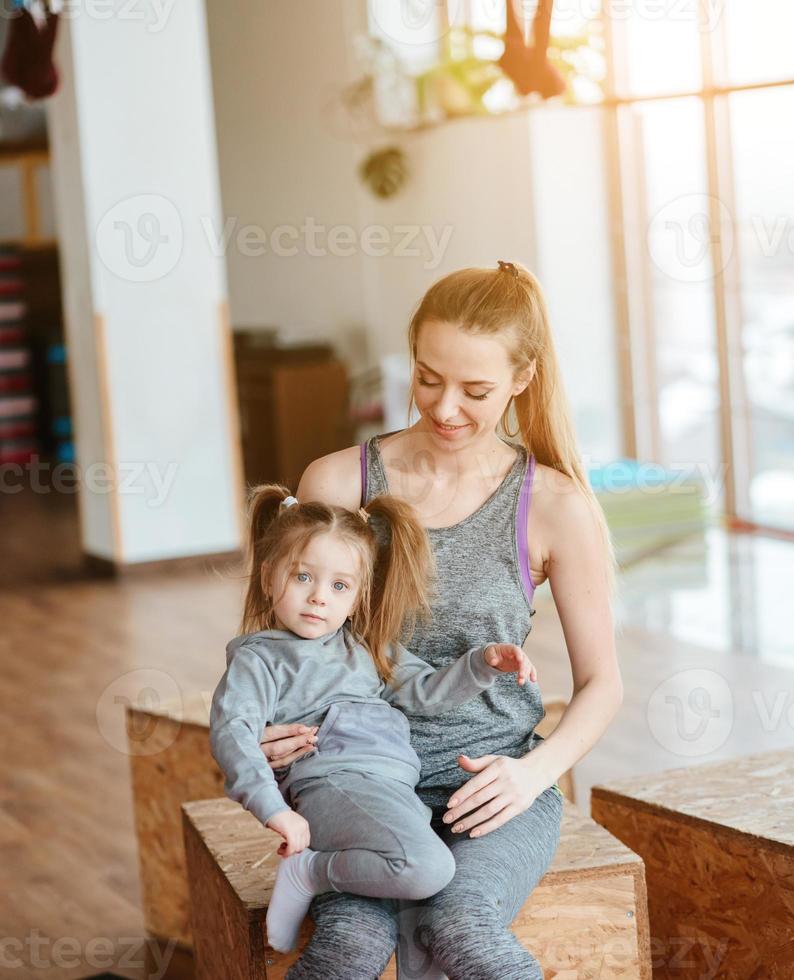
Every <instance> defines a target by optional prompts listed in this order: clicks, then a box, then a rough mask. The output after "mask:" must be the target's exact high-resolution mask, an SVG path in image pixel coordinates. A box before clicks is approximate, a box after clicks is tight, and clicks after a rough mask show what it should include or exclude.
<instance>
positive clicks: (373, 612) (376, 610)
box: [365, 494, 435, 681]
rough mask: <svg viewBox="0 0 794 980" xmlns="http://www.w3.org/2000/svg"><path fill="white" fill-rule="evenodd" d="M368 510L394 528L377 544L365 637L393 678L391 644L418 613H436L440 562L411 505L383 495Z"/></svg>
mask: <svg viewBox="0 0 794 980" xmlns="http://www.w3.org/2000/svg"><path fill="white" fill-rule="evenodd" d="M365 510H366V512H367V513H368V514H369V515H370V516H371V517H374V518H376V520H378V521H379V523H380V522H382V523H383V524H384V525H386V530H387V531H388V532H389V533H388V535H387V538H388V539H387V540H385V541H384V540H379V544H378V552H377V557H376V559H375V569H374V575H373V582H372V592H371V596H372V599H371V608H370V611H369V613H370V614H369V616H368V620H369V622H368V629H367V634H368V635H367V636H366V642H367V646H368V647H369V650H370V653H371V654H372V658H373V660H374V661H375V666H376V668H377V670H378V674H379V675H380V676H381V678H382V679H383V680H385V681H389V680H391V677H392V674H393V662H392V659H391V657H390V654H389V646H390V645H391V644H392V643H393V642H394V641H395V640H397V639H398V638H399V637H400V636H401V635H402V636H403V637H404V639H406V640H407V638H408V637H410V634H411V633H412V632H413V629H414V627H415V625H416V620H417V618H421V619H422V620H427V619H429V618H430V616H431V611H430V591H431V589H432V587H433V585H434V581H435V563H434V561H433V552H432V550H431V548H430V543H429V541H428V538H427V533H426V532H425V529H424V528H423V527H422V525H421V524H420V523H419V520H418V519H417V517H416V513H415V511H414V509H413V507H411V506H410V504H408V503H406V502H405V501H403V500H400V499H399V498H397V497H392V496H389V495H386V494H384V495H382V496H379V497H375V498H374V499H373V500H371V501H370V502H369V504H367V506H366V508H365ZM378 537H379V538H380V535H379V536H378ZM404 631H405V632H404Z"/></svg>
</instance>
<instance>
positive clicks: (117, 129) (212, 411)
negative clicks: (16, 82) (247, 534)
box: [48, 0, 242, 564]
mask: <svg viewBox="0 0 794 980" xmlns="http://www.w3.org/2000/svg"><path fill="white" fill-rule="evenodd" d="M93 10H94V8H92V7H90V6H82V5H80V6H79V7H77V6H76V7H75V8H74V10H73V12H72V14H71V16H69V17H66V18H64V21H63V24H62V25H61V29H60V30H59V43H58V48H57V51H56V55H57V60H58V63H59V65H60V67H61V71H62V78H63V80H62V85H61V89H60V91H59V93H58V94H57V96H56V97H55V98H53V99H52V100H51V101H50V102H49V103H48V109H49V126H50V136H51V143H52V160H53V180H54V185H55V198H56V220H57V227H58V237H59V242H60V250H61V259H62V263H63V280H64V289H65V316H66V331H67V343H68V345H69V357H70V369H71V374H70V377H71V383H72V393H73V398H74V409H75V411H74V415H75V423H76V426H75V427H76V432H77V446H76V448H77V462H78V465H79V466H80V468H81V471H82V475H83V479H82V482H81V487H80V502H81V515H82V526H83V545H84V547H85V549H86V551H88V552H90V553H92V554H94V555H97V556H99V557H103V558H107V559H110V560H112V561H115V562H117V563H120V564H134V563H136V562H142V561H149V560H156V559H162V558H172V557H184V556H189V555H197V554H206V553H212V552H224V551H228V550H232V549H235V548H237V547H238V546H239V544H240V525H239V519H240V510H241V505H242V500H241V495H240V485H239V469H238V466H239V454H238V446H237V440H236V433H235V431H234V407H233V406H234V403H233V398H232V392H231V391H230V389H229V385H228V379H227V376H226V373H225V362H224V355H225V352H226V349H225V340H226V339H227V338H228V332H227V330H226V323H225V301H226V292H227V289H226V271H225V266H224V262H223V259H222V257H219V256H217V255H215V254H214V253H213V251H212V250H211V248H210V247H209V243H208V242H207V240H206V237H205V236H204V235H203V234H202V223H203V222H204V221H205V220H208V219H209V220H214V221H216V222H217V221H219V215H220V201H219V193H218V176H217V166H216V138H215V129H214V119H213V105H212V97H211V91H210V82H209V62H208V52H207V39H206V24H205V19H204V8H203V6H202V5H201V4H173V5H166V6H165V7H164V6H163V5H162V4H159V3H155V2H154V0H151V2H149V0H146V2H141V3H138V4H136V5H135V6H134V8H131V6H130V5H129V4H128V3H126V2H124V0H113V3H112V4H103V5H102V7H101V11H100V8H99V7H97V8H96V11H95V12H93V13H92V11H93ZM163 12H165V13H166V17H165V19H164V20H163V19H162V14H163ZM100 463H109V464H111V465H112V466H114V467H115V468H116V472H117V477H118V478H117V479H116V480H114V481H110V485H109V486H108V481H107V475H105V479H104V480H103V479H99V478H97V479H93V480H91V481H89V479H88V473H89V468H93V470H91V472H93V474H94V475H95V476H96V474H97V473H98V472H99V471H98V470H97V464H100ZM102 472H104V471H102ZM133 474H137V475H133Z"/></svg>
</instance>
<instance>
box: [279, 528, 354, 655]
mask: <svg viewBox="0 0 794 980" xmlns="http://www.w3.org/2000/svg"><path fill="white" fill-rule="evenodd" d="M359 582H360V575H359V557H358V555H357V554H356V552H355V551H354V550H353V549H352V548H351V547H350V545H349V544H348V543H347V542H346V541H343V540H342V539H341V538H339V537H337V536H335V535H333V534H328V533H326V534H317V535H315V536H314V537H313V538H311V540H310V541H309V543H308V544H307V545H306V547H305V548H304V549H303V552H302V553H301V555H300V556H299V558H298V562H297V564H296V565H295V567H294V568H292V569H289V568H286V567H283V563H282V565H281V566H277V567H276V570H275V574H274V576H273V583H272V584H273V598H274V600H275V602H274V605H273V610H274V613H275V619H276V628H277V629H282V630H290V631H291V632H293V633H297V635H298V636H302V637H304V639H307V640H308V639H315V638H317V637H320V636H325V635H326V634H327V633H335V632H336V631H337V630H338V629H339V627H340V626H341V625H342V624H343V623H344V622H345V620H346V619H347V618H348V616H350V614H351V613H352V612H353V610H354V609H355V606H356V603H357V601H358V595H359Z"/></svg>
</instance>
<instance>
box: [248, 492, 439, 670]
mask: <svg viewBox="0 0 794 980" xmlns="http://www.w3.org/2000/svg"><path fill="white" fill-rule="evenodd" d="M289 495H290V492H289V490H288V489H287V488H286V487H283V486H280V485H279V484H276V483H268V484H263V485H262V486H258V487H254V488H253V489H252V490H251V492H250V499H249V509H248V517H249V532H248V562H249V566H248V569H249V572H248V588H247V590H246V596H245V603H244V606H243V618H242V624H241V631H242V632H243V633H255V632H257V631H259V630H268V629H273V628H275V613H274V610H273V605H274V600H273V587H274V584H275V578H276V576H275V571H276V569H277V568H278V567H279V566H281V565H282V563H286V567H287V568H288V569H290V570H291V569H293V568H295V567H296V565H297V563H298V561H299V559H300V556H301V554H302V552H303V549H304V548H305V547H306V545H307V544H308V542H309V540H310V539H311V538H313V537H314V536H315V535H316V534H333V535H334V536H335V537H337V538H339V539H341V540H343V541H345V542H346V543H347V544H348V545H350V547H351V548H352V549H353V550H354V553H357V555H358V557H359V575H360V581H359V598H358V603H357V605H356V607H355V609H354V611H353V613H352V614H351V617H350V631H351V633H352V634H353V636H354V637H355V638H356V639H357V640H358V641H359V642H360V643H362V644H363V645H364V646H365V647H367V649H368V650H369V652H370V655H371V656H372V659H373V661H374V663H375V667H376V669H377V671H378V675H379V676H380V677H381V678H382V679H383V680H384V681H387V682H388V681H390V680H391V679H392V676H393V669H394V662H393V660H392V658H391V657H390V655H389V646H390V645H391V644H392V643H393V642H394V641H396V640H397V638H398V636H400V637H403V639H404V640H407V639H408V638H409V637H410V635H411V632H412V631H413V628H414V627H415V625H416V621H417V618H420V619H422V620H423V621H425V622H426V621H427V620H429V618H430V593H431V590H432V588H433V586H434V580H435V564H434V561H433V554H432V551H431V549H430V544H429V542H428V538H427V535H426V534H425V531H424V528H423V527H422V525H421V524H420V523H419V521H418V519H417V517H416V515H415V512H414V510H413V508H412V507H411V506H410V504H408V503H406V502H405V501H403V500H399V499H398V498H396V497H391V496H386V495H381V496H379V497H374V498H373V499H372V500H371V501H370V502H369V503H368V504H367V506H366V507H362V508H361V509H360V510H359V511H358V512H355V511H349V510H346V509H345V508H344V507H336V506H332V505H330V504H323V503H319V502H317V501H311V502H307V503H294V504H292V505H291V506H289V507H284V506H282V503H283V501H284V500H286V498H287V497H288V496H289ZM403 630H406V631H407V636H406V635H404V634H403Z"/></svg>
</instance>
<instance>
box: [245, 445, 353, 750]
mask: <svg viewBox="0 0 794 980" xmlns="http://www.w3.org/2000/svg"><path fill="white" fill-rule="evenodd" d="M295 496H296V497H297V498H298V500H300V501H301V502H302V501H305V500H320V501H322V502H323V503H326V504H336V505H338V506H339V507H346V508H347V509H348V510H358V508H359V506H360V502H361V455H360V448H359V447H358V446H351V447H350V448H349V449H340V450H339V451H338V452H335V453H330V454H329V455H328V456H322V457H321V458H320V459H316V460H314V462H312V463H309V465H308V466H307V467H306V470H305V472H304V474H303V476H302V477H301V480H300V483H299V484H298V489H297V491H296V493H295ZM316 734H317V727H316V726H315V727H314V728H308V727H307V726H306V725H268V726H267V728H265V729H264V731H263V733H262V738H261V739H260V741H261V746H262V752H263V753H264V756H265V758H266V759H267V761H268V763H269V765H270V768H271V769H280V768H281V767H282V766H288V765H290V764H291V763H293V762H294V761H295V760H296V759H300V758H301V757H302V756H304V755H306V754H307V753H309V752H311V751H312V750H313V749H314V743H315V741H316Z"/></svg>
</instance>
